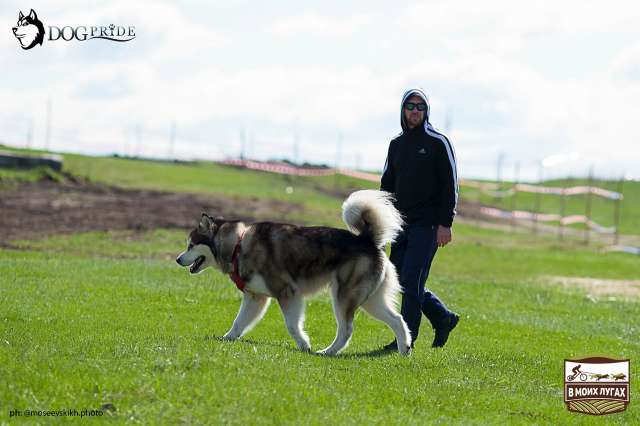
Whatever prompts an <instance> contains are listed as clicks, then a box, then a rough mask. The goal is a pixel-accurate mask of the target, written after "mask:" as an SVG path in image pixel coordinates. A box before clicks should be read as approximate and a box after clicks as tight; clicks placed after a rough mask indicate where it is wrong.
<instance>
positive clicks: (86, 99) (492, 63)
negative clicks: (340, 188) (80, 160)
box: [0, 0, 640, 179]
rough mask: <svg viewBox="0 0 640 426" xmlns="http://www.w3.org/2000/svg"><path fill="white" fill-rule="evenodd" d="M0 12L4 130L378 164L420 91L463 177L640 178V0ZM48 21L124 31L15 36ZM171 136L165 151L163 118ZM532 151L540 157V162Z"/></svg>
mask: <svg viewBox="0 0 640 426" xmlns="http://www.w3.org/2000/svg"><path fill="white" fill-rule="evenodd" d="M2 6H3V7H2V10H1V11H0V28H1V29H2V30H1V31H0V34H2V35H1V36H0V53H1V54H0V99H2V102H0V143H1V142H4V143H8V144H11V145H16V146H26V145H28V144H30V145H31V146H32V147H43V146H45V144H46V121H47V120H46V117H47V113H46V111H47V103H50V105H51V136H50V142H49V145H50V148H51V149H53V150H59V151H74V152H86V153H113V152H117V153H124V154H141V155H147V156H167V155H170V154H173V155H175V156H178V157H182V158H197V157H200V158H207V159H209V158H211V159H216V158H224V157H227V156H237V155H239V154H240V152H241V151H243V150H244V153H245V155H247V156H250V157H255V158H261V159H267V158H283V157H287V158H292V159H294V158H297V159H298V160H300V161H309V162H314V163H328V164H334V163H335V162H336V160H337V159H338V158H339V165H340V166H348V167H355V166H359V167H361V168H365V169H370V170H380V169H381V168H382V166H383V164H384V160H385V156H386V150H387V146H388V143H389V140H390V139H391V138H392V137H393V136H394V135H396V134H397V133H398V132H399V130H400V125H399V102H400V97H401V95H402V93H403V91H404V90H405V89H406V88H408V87H412V86H421V87H423V88H424V89H425V91H426V92H427V93H428V94H429V96H430V99H431V103H432V119H431V121H432V123H433V124H434V126H435V127H437V128H440V129H442V130H445V131H446V133H448V134H449V135H450V136H451V138H452V140H453V142H454V145H455V147H456V151H457V154H458V158H459V165H458V167H459V172H460V174H461V175H462V176H465V177H478V176H480V177H495V175H496V164H497V162H498V158H499V157H502V164H503V167H504V169H503V172H502V174H503V176H504V177H507V178H511V177H513V175H514V173H515V165H516V163H519V164H520V178H523V179H524V178H529V179H532V178H536V177H537V176H538V174H539V173H540V170H542V173H543V176H544V177H552V176H564V175H568V174H585V173H586V172H587V170H588V169H589V167H591V166H593V167H594V169H595V173H596V174H598V175H601V176H610V177H619V176H620V175H621V174H623V173H624V174H626V175H627V177H635V178H638V177H639V176H638V175H640V167H639V166H638V165H639V164H640V140H638V139H639V138H638V136H637V132H636V126H635V125H634V124H633V123H636V122H638V119H637V117H638V116H640V37H639V35H640V30H638V29H637V24H638V22H640V3H637V2H631V1H629V2H618V1H610V2H602V1H600V2H594V1H585V0H562V1H558V0H554V1H544V0H543V1H537V2H514V1H495V0H487V1H482V2H475V1H458V2H450V1H424V2H411V1H405V2H400V3H397V2H396V3H391V2H388V1H366V2H364V1H362V2H360V1H353V2H343V1H330V0H329V1H327V0H324V1H322V2H320V1H319V2H311V1H306V2H293V1H287V2H276V1H274V2H256V1H253V2H250V1H243V0H237V1H234V0H224V1H206V2H205V1H202V2H198V1H182V2H174V1H133V2H132V1H129V0H127V1H124V0H123V1H120V0H109V1H97V2H90V1H64V0H62V1H32V2H30V3H29V2H24V1H13V0H3V1H2ZM31 8H33V9H35V11H36V12H37V13H38V16H39V18H40V19H41V20H42V21H43V23H44V25H45V28H48V26H58V27H63V26H66V25H69V26H74V27H75V26H79V25H86V26H91V25H109V24H111V23H113V24H116V25H121V26H135V28H136V30H135V31H136V38H135V39H134V40H133V41H131V42H128V43H116V42H110V41H105V40H89V41H68V42H67V41H63V40H58V41H48V40H46V38H47V37H45V42H44V44H43V45H42V46H36V47H34V48H33V49H30V50H23V49H21V48H20V47H19V44H18V41H17V40H16V39H15V38H14V36H13V33H12V31H11V27H12V26H14V25H15V24H16V21H17V17H18V12H19V11H20V10H22V11H23V13H24V14H25V15H26V14H28V13H29V10H30V9H31ZM174 126H175V145H174V146H173V147H171V144H170V140H171V134H172V127H174ZM540 164H543V167H541V166H540Z"/></svg>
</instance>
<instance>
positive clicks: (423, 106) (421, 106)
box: [404, 102, 427, 111]
mask: <svg viewBox="0 0 640 426" xmlns="http://www.w3.org/2000/svg"><path fill="white" fill-rule="evenodd" d="M404 107H405V108H406V109H408V110H409V111H413V109H414V108H417V109H418V111H424V110H426V109H427V104H425V103H419V104H414V103H413V102H407V103H405V104H404Z"/></svg>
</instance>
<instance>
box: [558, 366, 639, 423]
mask: <svg viewBox="0 0 640 426" xmlns="http://www.w3.org/2000/svg"><path fill="white" fill-rule="evenodd" d="M564 378H565V380H564V402H565V404H567V408H568V409H569V411H573V412H576V413H583V414H592V415H603V414H613V413H619V412H621V411H624V410H626V409H627V405H629V360H628V359H624V360H616V359H612V358H603V357H597V358H583V359H566V360H565V361H564Z"/></svg>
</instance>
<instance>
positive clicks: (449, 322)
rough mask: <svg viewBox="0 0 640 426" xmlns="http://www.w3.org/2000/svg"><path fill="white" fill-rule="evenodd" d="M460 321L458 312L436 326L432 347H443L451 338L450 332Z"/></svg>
mask: <svg viewBox="0 0 640 426" xmlns="http://www.w3.org/2000/svg"><path fill="white" fill-rule="evenodd" d="M458 321H460V316H459V315H458V314H453V315H451V316H450V317H449V318H447V319H446V320H445V321H444V322H443V323H442V325H440V326H439V327H435V328H434V330H435V332H436V335H435V337H434V338H433V343H432V344H431V347H432V348H441V347H443V346H444V344H445V343H447V340H448V339H449V333H451V330H453V329H454V328H456V325H458Z"/></svg>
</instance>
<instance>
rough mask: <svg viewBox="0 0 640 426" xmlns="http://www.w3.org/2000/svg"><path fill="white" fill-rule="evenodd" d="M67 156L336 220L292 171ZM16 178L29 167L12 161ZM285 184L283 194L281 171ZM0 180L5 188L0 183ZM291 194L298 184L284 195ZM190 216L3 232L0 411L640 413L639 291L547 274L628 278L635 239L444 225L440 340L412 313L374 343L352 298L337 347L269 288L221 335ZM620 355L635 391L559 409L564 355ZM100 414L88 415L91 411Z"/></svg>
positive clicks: (499, 417)
mask: <svg viewBox="0 0 640 426" xmlns="http://www.w3.org/2000/svg"><path fill="white" fill-rule="evenodd" d="M66 165H67V167H68V168H67V171H71V172H73V173H74V174H76V175H80V176H85V177H88V178H90V179H91V180H94V181H102V182H108V183H111V184H117V185H121V186H126V187H145V188H153V189H166V190H176V191H190V192H211V193H223V194H227V195H231V196H243V197H269V198H270V197H273V198H276V199H280V200H287V199H288V198H287V197H288V196H290V195H291V196H293V197H292V198H291V200H293V201H295V202H299V203H302V204H304V205H305V207H306V208H307V209H308V211H309V214H308V215H307V216H306V217H304V218H303V219H305V221H307V222H310V223H327V224H339V213H338V209H339V206H340V204H341V200H340V199H338V198H336V197H333V196H331V195H329V194H328V191H329V190H330V189H332V188H333V189H335V188H342V189H344V188H351V187H357V186H358V183H357V181H353V180H349V179H342V180H339V181H337V182H336V181H334V180H333V178H331V179H318V180H314V179H299V180H296V181H293V184H292V183H291V182H292V181H289V180H287V179H286V178H284V177H280V176H272V175H267V174H264V173H253V172H242V171H238V170H236V169H231V168H225V167H212V166H211V165H209V164H200V165H195V166H187V165H168V164H162V163H147V162H139V161H132V160H122V159H95V160H94V159H90V158H87V157H74V156H70V157H67V159H66ZM12 179H17V180H20V179H26V177H25V176H22V175H20V176H15V175H14V176H13V177H12ZM292 185H293V186H294V188H295V189H294V193H293V194H287V193H286V192H285V191H284V188H285V187H286V186H292ZM0 196H1V192H0ZM295 197H297V198H295ZM185 237H186V232H184V231H180V230H161V229H160V230H155V231H151V232H145V233H140V232H132V231H113V232H94V233H84V234H75V235H66V236H56V237H50V238H44V239H41V240H37V241H14V242H12V243H11V246H10V247H4V248H0V306H2V309H1V310H0V348H1V349H0V377H2V380H1V381H0V423H4V422H10V421H25V420H29V421H31V422H52V421H53V420H55V419H50V418H49V419H47V418H44V417H32V418H30V419H26V418H24V417H21V418H12V419H10V418H9V413H10V410H13V409H18V410H26V409H32V410H59V409H69V408H75V409H77V410H78V411H81V410H82V409H85V408H87V409H99V408H100V407H103V406H105V405H107V404H110V405H109V407H112V408H110V409H105V414H104V415H103V416H102V417H101V419H100V421H108V422H113V423H143V424H148V423H160V424H176V423H183V424H219V423H225V424H258V423H273V424H327V423H331V424H333V423H336V424H362V423H365V422H366V423H375V424H382V423H389V424H465V425H466V424H505V423H509V424H532V423H533V424H574V423H576V424H577V423H581V424H601V423H602V422H603V421H606V422H608V423H613V424H638V423H640V408H638V404H637V397H638V395H640V393H639V392H640V386H638V384H637V383H638V381H637V377H638V374H639V373H640V369H639V368H638V367H637V362H638V361H637V359H636V358H637V355H638V354H640V304H639V303H638V299H637V298H631V299H625V298H622V297H619V296H612V297H608V296H599V297H593V296H590V295H587V294H586V293H585V292H584V291H583V290H580V289H565V288H560V287H557V286H554V285H551V284H549V283H548V281H550V278H549V277H554V276H569V277H589V278H599V279H603V280H640V268H639V267H638V265H639V260H638V258H637V257H635V256H632V255H629V254H622V253H603V252H601V251H600V249H599V248H598V247H591V248H587V247H583V246H579V245H571V244H569V243H565V244H558V243H557V242H556V241H555V240H553V239H550V238H548V239H545V238H543V237H535V236H532V235H528V234H507V233H502V232H500V231H494V230H489V229H481V228H477V227H474V226H471V225H465V224H457V225H455V226H454V239H455V243H454V244H453V245H451V246H448V247H446V248H444V249H442V250H441V251H440V252H439V253H438V255H437V257H436V260H435V263H434V266H433V268H432V271H431V278H430V279H429V286H430V288H431V289H432V290H434V291H435V292H436V293H437V294H438V295H439V296H440V297H441V298H442V299H444V300H445V301H446V302H447V303H448V304H450V306H451V307H452V308H453V309H454V310H456V311H457V312H459V313H460V314H461V316H462V320H461V322H460V324H459V326H458V328H457V329H456V330H455V331H454V333H453V334H452V336H451V340H450V342H449V343H448V344H447V346H446V347H445V348H444V350H433V349H431V348H430V347H429V346H430V341H431V338H432V332H431V330H430V328H429V327H428V326H427V325H426V324H425V325H424V326H423V329H422V336H421V338H420V340H419V341H418V342H417V344H416V348H415V350H414V352H413V354H412V355H411V356H410V357H406V358H403V357H400V356H398V355H397V354H381V353H379V352H376V349H379V348H380V347H381V346H382V345H384V344H385V343H388V342H389V341H390V340H391V338H392V334H391V331H390V330H388V329H387V328H386V326H384V325H383V324H381V323H379V322H376V321H375V320H373V319H371V318H370V317H368V316H367V315H366V314H364V313H363V312H361V313H359V314H358V316H357V318H356V322H355V332H354V337H353V339H352V341H351V345H350V346H349V348H348V349H347V350H346V351H345V352H344V353H343V354H342V355H341V356H338V357H336V358H324V357H318V356H314V355H309V354H304V353H300V352H298V351H297V350H295V344H294V343H293V341H292V339H291V338H290V337H289V336H288V334H287V331H286V328H285V327H284V321H283V319H282V315H281V314H280V312H279V309H278V307H277V304H273V306H271V308H270V310H269V312H268V313H267V315H266V317H265V319H264V320H263V321H262V322H261V323H260V324H259V325H258V326H257V327H256V328H255V329H254V330H253V331H252V332H250V333H249V334H248V335H247V336H246V337H245V338H243V339H241V340H240V341H238V342H234V343H227V342H221V341H220V340H218V337H219V336H221V335H222V334H224V333H225V332H226V331H227V329H228V328H229V327H230V325H231V322H232V321H233V318H234V316H235V314H236V311H237V309H238V306H239V303H240V293H239V292H238V291H237V290H236V289H235V287H234V286H233V284H232V283H231V282H230V280H229V279H228V278H227V277H226V276H223V275H221V274H219V273H217V272H214V271H212V270H207V271H205V272H204V273H202V274H199V275H197V276H191V275H189V273H188V272H187V271H186V270H185V269H181V268H179V267H178V266H177V265H176V263H175V262H174V258H175V256H176V255H177V254H178V253H179V252H180V251H182V250H183V249H184V240H185ZM306 324H307V326H306V328H307V331H308V332H309V335H310V337H311V341H312V345H313V347H314V349H321V348H323V347H325V346H326V345H328V344H329V343H330V342H331V340H332V339H333V336H334V333H335V324H334V320H333V314H332V310H331V306H330V302H329V299H328V297H327V296H326V295H320V296H317V297H315V298H313V299H311V300H309V302H308V304H307V322H306ZM591 355H603V356H610V357H613V358H631V360H632V361H631V376H633V378H632V379H631V404H630V405H629V408H628V409H627V411H626V412H625V413H621V414H614V415H611V416H607V417H606V419H603V418H597V417H590V416H585V415H579V414H574V413H569V412H568V411H567V410H566V408H565V407H564V403H563V399H562V398H563V397H562V395H563V360H564V359H565V358H576V357H584V356H591ZM94 420H95V419H94Z"/></svg>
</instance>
